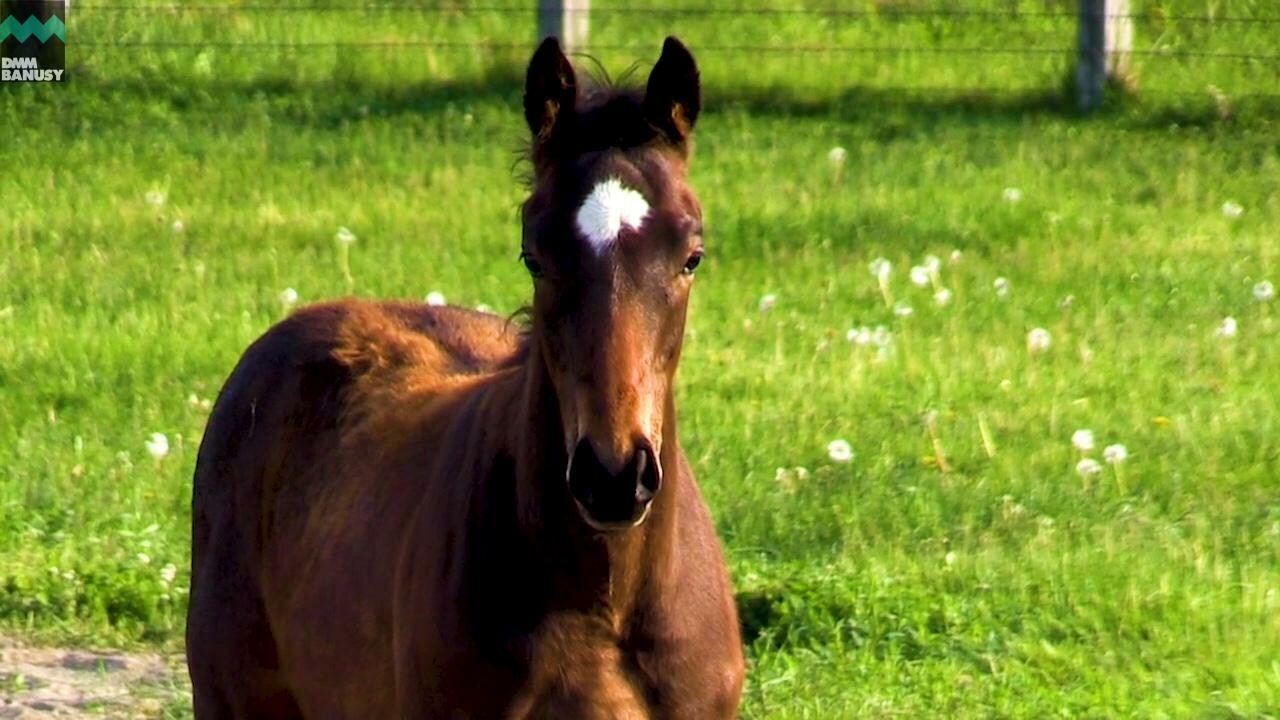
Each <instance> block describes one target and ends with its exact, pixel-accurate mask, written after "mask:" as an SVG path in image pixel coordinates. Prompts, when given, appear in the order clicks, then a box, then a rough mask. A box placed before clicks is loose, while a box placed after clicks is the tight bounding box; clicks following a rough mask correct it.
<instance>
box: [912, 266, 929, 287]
mask: <svg viewBox="0 0 1280 720" xmlns="http://www.w3.org/2000/svg"><path fill="white" fill-rule="evenodd" d="M911 282H913V283H915V284H916V285H918V286H920V287H924V286H926V285H928V284H929V269H928V268H926V267H925V266H923V265H916V266H915V267H913V268H911Z"/></svg>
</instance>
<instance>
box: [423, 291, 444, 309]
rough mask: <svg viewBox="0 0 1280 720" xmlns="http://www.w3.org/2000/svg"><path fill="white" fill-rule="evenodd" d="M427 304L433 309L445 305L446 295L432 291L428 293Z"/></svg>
mask: <svg viewBox="0 0 1280 720" xmlns="http://www.w3.org/2000/svg"><path fill="white" fill-rule="evenodd" d="M426 302H427V304H428V305H431V306H433V307H439V306H441V305H444V293H442V292H440V291H439V290H432V291H431V292H429V293H427V297H426Z"/></svg>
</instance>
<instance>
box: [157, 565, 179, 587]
mask: <svg viewBox="0 0 1280 720" xmlns="http://www.w3.org/2000/svg"><path fill="white" fill-rule="evenodd" d="M176 577H178V568H177V566H175V565H174V564H173V563H168V564H167V565H165V566H164V567H162V568H160V580H161V581H162V582H163V583H164V584H165V585H172V584H173V580H174V578H176Z"/></svg>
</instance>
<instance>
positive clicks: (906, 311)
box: [893, 300, 915, 317]
mask: <svg viewBox="0 0 1280 720" xmlns="http://www.w3.org/2000/svg"><path fill="white" fill-rule="evenodd" d="M913 312H915V310H912V309H911V306H910V305H908V304H906V303H905V302H903V301H902V300H899V301H898V302H896V303H894V305H893V314H894V315H897V316H898V317H910V316H911V313H913Z"/></svg>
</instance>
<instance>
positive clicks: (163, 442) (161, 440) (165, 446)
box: [147, 433, 169, 460]
mask: <svg viewBox="0 0 1280 720" xmlns="http://www.w3.org/2000/svg"><path fill="white" fill-rule="evenodd" d="M147 452H148V453H150V455H151V457H153V458H155V459H157V460H159V459H161V458H163V457H164V456H165V455H168V454H169V438H167V437H165V434H164V433H151V437H149V438H147Z"/></svg>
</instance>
